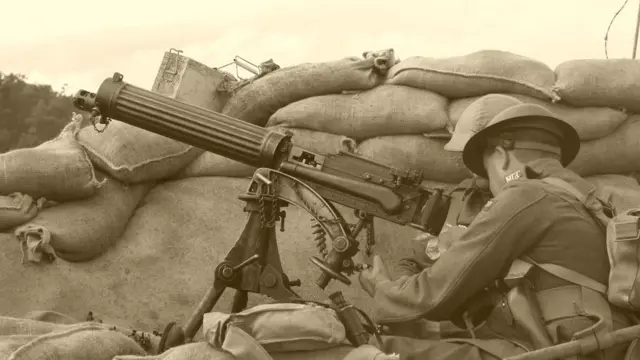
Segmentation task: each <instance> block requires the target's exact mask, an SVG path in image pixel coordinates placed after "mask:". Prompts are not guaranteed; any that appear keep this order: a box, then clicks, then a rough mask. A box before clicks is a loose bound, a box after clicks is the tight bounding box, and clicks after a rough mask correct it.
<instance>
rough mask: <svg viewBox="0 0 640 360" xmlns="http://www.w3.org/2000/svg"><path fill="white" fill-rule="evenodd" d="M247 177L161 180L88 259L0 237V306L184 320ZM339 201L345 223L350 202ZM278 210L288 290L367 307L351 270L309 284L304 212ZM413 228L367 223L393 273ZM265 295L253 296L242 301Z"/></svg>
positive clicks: (132, 320)
mask: <svg viewBox="0 0 640 360" xmlns="http://www.w3.org/2000/svg"><path fill="white" fill-rule="evenodd" d="M247 185H248V180H245V179H230V178H223V177H215V178H211V177H203V178H189V179H182V180H178V181H172V182H165V183H162V184H160V185H158V186H156V187H154V188H153V189H152V190H151V191H150V192H149V193H148V194H147V195H146V196H145V198H144V199H143V200H142V202H141V203H140V205H139V207H138V209H137V210H136V212H135V214H134V215H133V217H132V218H131V220H130V221H129V224H128V226H127V227H126V230H125V231H124V234H123V235H122V237H121V238H120V239H119V240H118V241H117V242H115V244H114V245H113V246H112V247H110V248H109V249H108V250H107V251H106V252H105V253H104V254H103V255H102V256H100V257H97V258H95V259H94V260H92V261H89V262H79V263H71V262H67V261H64V260H62V259H57V260H56V261H55V262H53V263H51V264H46V265H38V264H32V263H29V264H26V265H25V266H20V264H19V261H18V259H20V256H21V254H20V248H19V247H18V246H16V239H15V238H13V237H12V236H10V235H8V234H2V235H0V274H1V275H0V283H1V284H2V287H3V288H4V289H13V291H11V292H8V293H4V292H3V296H0V309H2V311H3V314H4V315H7V316H20V315H22V314H24V313H26V312H28V311H31V310H34V309H47V310H52V311H57V312H61V313H64V314H67V315H69V316H72V317H74V318H79V319H82V318H84V317H85V316H86V314H87V312H88V311H93V312H94V313H95V314H96V317H98V318H100V319H103V320H104V321H105V323H114V324H116V325H121V326H128V327H132V328H134V329H142V330H145V331H152V330H158V331H162V329H163V328H164V326H165V325H166V323H167V322H169V321H174V320H179V321H185V320H186V319H187V317H188V316H189V315H190V314H191V312H192V311H193V309H194V308H195V306H196V304H197V303H198V302H199V301H200V299H201V297H202V296H203V295H204V293H205V291H206V289H207V288H208V286H210V285H211V282H212V280H213V276H214V273H213V272H214V270H215V268H216V266H217V265H218V264H219V263H220V261H222V259H223V257H224V256H225V254H226V252H227V251H228V250H229V249H230V247H231V246H232V244H233V243H234V242H235V241H236V239H237V237H238V236H239V235H240V233H241V232H242V229H243V227H244V224H245V221H246V215H245V214H244V213H243V211H242V208H243V206H244V203H242V202H240V201H238V199H237V197H238V195H240V194H244V193H245V191H246V188H247ZM340 209H341V210H342V211H343V213H344V214H345V216H346V217H347V218H348V219H349V220H350V221H355V219H353V216H352V211H351V210H349V209H344V208H343V207H340ZM284 210H286V211H287V218H286V223H285V232H279V231H278V232H277V236H278V239H279V243H278V246H279V249H280V252H281V257H282V263H283V266H284V269H285V271H286V273H287V274H288V275H289V276H290V277H291V278H292V279H295V278H299V279H301V281H302V282H303V286H302V287H301V288H299V289H296V290H297V291H300V293H301V295H302V296H304V297H306V298H311V299H315V300H320V301H324V300H327V295H328V294H330V293H331V292H332V291H335V290H341V291H343V292H344V294H345V297H346V298H347V299H349V301H350V302H353V303H355V304H356V305H357V306H359V307H361V308H363V309H364V310H365V311H370V310H371V307H372V306H373V305H374V304H372V303H371V301H370V298H369V297H368V295H366V294H365V293H364V292H363V291H362V290H361V289H360V286H359V285H358V283H357V278H356V277H352V281H353V282H354V283H353V284H352V285H351V286H345V285H343V284H341V283H337V282H335V281H333V282H332V283H331V284H329V286H328V287H327V289H326V290H325V291H322V290H320V288H318V287H317V286H316V285H315V281H316V279H317V277H318V275H319V274H320V270H319V269H317V268H316V267H315V266H314V265H313V264H312V263H311V262H310V260H309V257H310V256H314V255H317V254H318V251H317V249H316V243H315V242H314V241H313V234H312V229H311V227H310V225H311V222H310V217H309V216H308V214H306V213H303V212H302V211H300V210H299V209H297V208H296V207H293V206H292V207H289V208H286V209H284ZM417 235H418V231H417V230H414V229H411V228H408V227H399V226H397V225H395V224H391V223H388V222H386V221H382V220H380V221H376V239H377V242H378V245H377V247H376V248H375V249H374V250H375V251H376V253H378V254H380V255H381V256H383V258H384V259H385V260H386V261H387V263H388V264H389V266H390V267H391V271H394V272H395V271H396V270H397V269H396V267H395V263H396V262H397V260H398V259H400V258H402V257H406V256H409V255H410V254H411V247H410V245H409V242H410V241H411V239H412V238H414V237H415V236H417ZM363 246H364V245H363ZM356 259H357V260H358V261H362V260H361V259H359V258H356ZM232 295H233V291H231V290H229V291H228V292H226V293H225V294H224V295H223V298H222V300H221V301H220V302H219V304H218V306H217V307H216V309H217V311H228V310H229V309H230V301H231V298H232ZM265 301H267V299H265V298H263V297H261V296H258V295H255V296H251V297H250V304H249V305H250V306H252V305H255V304H258V303H264V302H265Z"/></svg>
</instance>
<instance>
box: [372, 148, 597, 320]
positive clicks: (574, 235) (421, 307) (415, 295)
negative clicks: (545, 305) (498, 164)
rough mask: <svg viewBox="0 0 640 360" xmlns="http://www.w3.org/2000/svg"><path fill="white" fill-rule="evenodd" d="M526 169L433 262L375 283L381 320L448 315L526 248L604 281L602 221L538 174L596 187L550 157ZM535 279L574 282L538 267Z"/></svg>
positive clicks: (538, 283) (541, 283)
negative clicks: (396, 277) (416, 270)
mask: <svg viewBox="0 0 640 360" xmlns="http://www.w3.org/2000/svg"><path fill="white" fill-rule="evenodd" d="M523 172H524V174H525V175H526V176H523V177H522V178H520V179H517V180H513V181H510V182H508V183H507V184H506V185H505V186H504V188H503V189H502V190H501V192H500V193H499V194H498V195H497V196H495V197H494V198H493V199H492V200H490V201H489V202H488V203H487V204H486V205H485V206H484V208H483V210H482V211H481V212H480V213H479V214H478V215H477V217H476V218H475V220H474V221H473V222H472V223H471V224H470V226H469V227H468V231H466V232H465V233H464V234H463V235H462V236H461V237H460V239H459V240H458V241H455V242H454V243H453V244H452V245H451V247H450V248H449V249H448V250H447V251H446V252H444V253H443V254H442V255H441V256H440V258H439V259H438V261H436V262H435V263H434V264H433V265H432V266H431V267H428V268H426V269H424V270H423V271H421V272H420V273H419V274H416V275H411V276H407V275H405V276H402V277H400V278H399V279H397V280H391V281H389V280H384V279H381V280H380V281H379V282H378V284H377V286H376V289H375V293H374V299H375V302H376V307H377V309H376V313H375V317H376V320H377V321H378V322H380V323H390V322H391V323H392V322H402V321H408V320H413V319H417V318H426V319H428V320H432V321H445V320H449V319H450V318H451V317H452V316H453V315H455V313H456V311H457V310H458V309H459V308H461V307H462V305H464V304H465V303H467V302H469V301H470V300H472V298H473V297H474V295H477V294H478V293H479V292H480V291H481V290H482V289H484V288H485V287H487V286H489V285H490V284H491V283H493V282H494V280H496V279H499V278H501V277H504V275H505V274H506V272H507V270H508V269H509V267H510V265H511V263H512V262H513V261H514V260H515V259H516V258H518V257H520V256H522V255H525V254H526V255H528V256H530V257H531V258H532V259H533V260H534V261H537V262H540V263H552V264H557V265H561V266H564V267H566V268H569V269H572V270H575V271H577V272H580V273H582V274H584V275H586V276H589V277H591V278H592V279H594V280H597V281H599V282H602V283H606V282H607V280H608V273H609V262H608V258H607V250H606V245H605V235H604V233H603V232H602V230H601V229H600V228H599V225H598V224H597V223H596V222H595V220H594V219H593V218H592V217H591V215H590V214H589V213H588V212H587V210H586V209H585V207H584V206H583V205H582V204H581V203H580V202H579V201H578V199H576V198H575V197H573V196H572V195H570V194H568V193H566V192H565V191H564V190H562V189H560V188H557V187H554V186H551V185H549V184H546V183H544V182H542V181H540V180H539V179H541V178H545V177H550V176H553V177H556V178H560V179H562V180H564V181H566V182H568V183H570V184H571V185H573V186H574V187H575V188H576V189H578V190H579V191H581V192H582V193H585V194H586V193H589V192H590V191H592V190H595V189H594V186H593V185H592V184H590V183H589V182H587V181H586V180H584V179H582V178H581V177H580V176H578V175H577V174H575V173H574V172H572V171H570V170H567V169H565V168H563V167H562V165H561V164H560V163H559V162H558V161H555V160H551V159H540V160H535V161H533V162H530V163H529V164H527V166H526V167H525V169H524V171H523ZM530 280H531V281H532V283H533V285H534V287H535V289H537V290H538V291H541V290H545V289H550V288H556V287H560V286H566V285H570V284H569V283H567V282H565V281H564V280H561V279H559V278H556V277H555V276H553V275H550V274H547V273H544V272H542V271H536V270H534V273H533V274H532V276H531V278H530Z"/></svg>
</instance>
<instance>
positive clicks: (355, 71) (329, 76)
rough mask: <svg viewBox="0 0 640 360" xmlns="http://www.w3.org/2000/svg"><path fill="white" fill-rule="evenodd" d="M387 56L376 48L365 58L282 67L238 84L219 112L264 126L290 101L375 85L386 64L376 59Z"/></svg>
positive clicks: (378, 82) (363, 88) (379, 79)
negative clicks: (242, 84) (241, 84)
mask: <svg viewBox="0 0 640 360" xmlns="http://www.w3.org/2000/svg"><path fill="white" fill-rule="evenodd" d="M389 57H391V54H390V52H380V53H379V54H377V56H372V57H369V58H365V59H362V58H357V57H349V58H345V59H341V60H337V61H330V62H321V63H308V64H301V65H296V66H291V67H286V68H282V69H279V70H276V71H274V72H271V73H268V74H266V75H265V76H263V77H261V78H259V79H256V80H255V81H252V82H250V83H249V84H247V85H245V86H244V87H242V88H240V89H239V90H238V91H237V92H236V93H235V94H234V95H233V96H232V97H231V99H229V101H228V102H227V104H226V105H225V107H224V109H223V111H222V112H223V113H224V114H226V115H229V116H232V117H236V118H238V119H241V120H244V121H248V122H250V123H252V124H256V125H260V126H264V125H265V124H266V123H267V121H268V120H269V117H270V116H271V115H272V114H273V113H275V112H276V111H277V110H278V109H280V108H282V107H284V106H286V105H289V104H291V103H293V102H296V101H299V100H302V99H306V98H309V97H312V96H320V95H329V94H340V93H342V92H343V91H359V90H368V89H371V88H373V87H375V86H376V85H379V84H380V83H382V81H384V75H385V74H386V71H387V67H386V66H384V67H382V68H381V67H380V66H379V64H380V63H381V62H380V61H379V59H380V58H382V59H386V58H389ZM384 63H386V62H384Z"/></svg>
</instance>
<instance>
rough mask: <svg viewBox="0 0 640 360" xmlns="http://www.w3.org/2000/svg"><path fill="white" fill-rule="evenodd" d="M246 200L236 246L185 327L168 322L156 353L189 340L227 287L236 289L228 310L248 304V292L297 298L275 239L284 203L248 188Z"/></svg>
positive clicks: (283, 216)
mask: <svg viewBox="0 0 640 360" xmlns="http://www.w3.org/2000/svg"><path fill="white" fill-rule="evenodd" d="M239 198H240V200H244V201H245V202H246V206H245V208H244V211H245V212H249V219H248V220H247V223H246V225H245V227H244V230H243V231H242V234H241V235H240V237H239V238H238V240H237V241H236V243H235V245H234V246H233V247H232V248H231V250H229V252H228V253H227V255H226V256H225V258H224V261H223V262H222V263H220V264H219V265H218V266H217V267H216V270H215V278H214V281H213V285H212V286H211V287H210V288H209V290H208V291H207V293H206V294H205V296H204V297H203V298H202V300H201V301H200V303H199V304H198V306H197V307H196V310H195V311H194V312H193V314H192V315H191V317H190V318H189V320H188V321H187V322H186V324H185V325H184V327H179V326H177V324H176V323H175V322H171V323H169V324H168V325H167V326H166V328H165V330H164V332H163V334H162V339H161V341H160V345H159V353H162V352H164V351H165V350H167V349H169V348H172V347H175V346H178V345H182V344H185V343H187V342H190V341H191V340H192V339H193V337H194V336H195V335H196V333H197V332H198V330H199V329H200V327H201V326H202V320H203V317H204V314H206V313H208V312H210V311H211V310H212V309H213V307H214V306H215V305H216V303H217V302H218V300H219V299H220V297H221V296H222V294H223V293H224V291H225V290H226V289H227V288H232V289H235V290H236V293H235V296H234V298H233V304H232V308H231V312H232V313H235V312H240V311H242V310H244V309H245V308H246V307H247V302H248V293H249V292H252V293H259V294H264V295H267V296H269V297H271V298H273V299H275V300H277V301H286V300H290V299H300V296H299V295H298V294H296V293H295V292H294V291H293V290H291V287H294V286H300V280H295V281H289V278H288V277H287V275H286V274H284V271H283V269H282V262H281V260H280V254H279V252H278V244H277V242H276V231H275V223H276V222H277V221H278V220H280V221H281V225H280V231H284V219H285V217H286V213H285V212H284V211H280V210H279V209H280V208H281V207H285V206H286V205H287V204H286V203H285V202H283V201H281V200H279V199H278V198H277V197H275V196H274V195H272V194H261V193H256V192H253V191H249V192H248V193H247V194H245V195H242V196H240V197H239Z"/></svg>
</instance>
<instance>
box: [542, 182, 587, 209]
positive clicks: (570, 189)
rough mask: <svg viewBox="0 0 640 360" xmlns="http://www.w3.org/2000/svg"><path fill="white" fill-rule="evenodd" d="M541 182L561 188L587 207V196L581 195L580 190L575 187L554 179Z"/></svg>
mask: <svg viewBox="0 0 640 360" xmlns="http://www.w3.org/2000/svg"><path fill="white" fill-rule="evenodd" d="M541 181H542V182H545V183H547V184H550V185H553V186H555V187H559V188H561V189H562V190H564V191H566V192H568V193H569V194H571V195H573V196H574V197H576V198H577V199H578V200H579V201H580V202H581V203H582V204H583V205H585V206H586V205H587V196H586V195H585V194H583V193H581V192H580V191H579V190H578V189H576V188H575V187H574V186H573V185H571V184H569V183H568V182H566V181H564V180H562V179H559V178H554V177H546V178H543V179H541Z"/></svg>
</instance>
